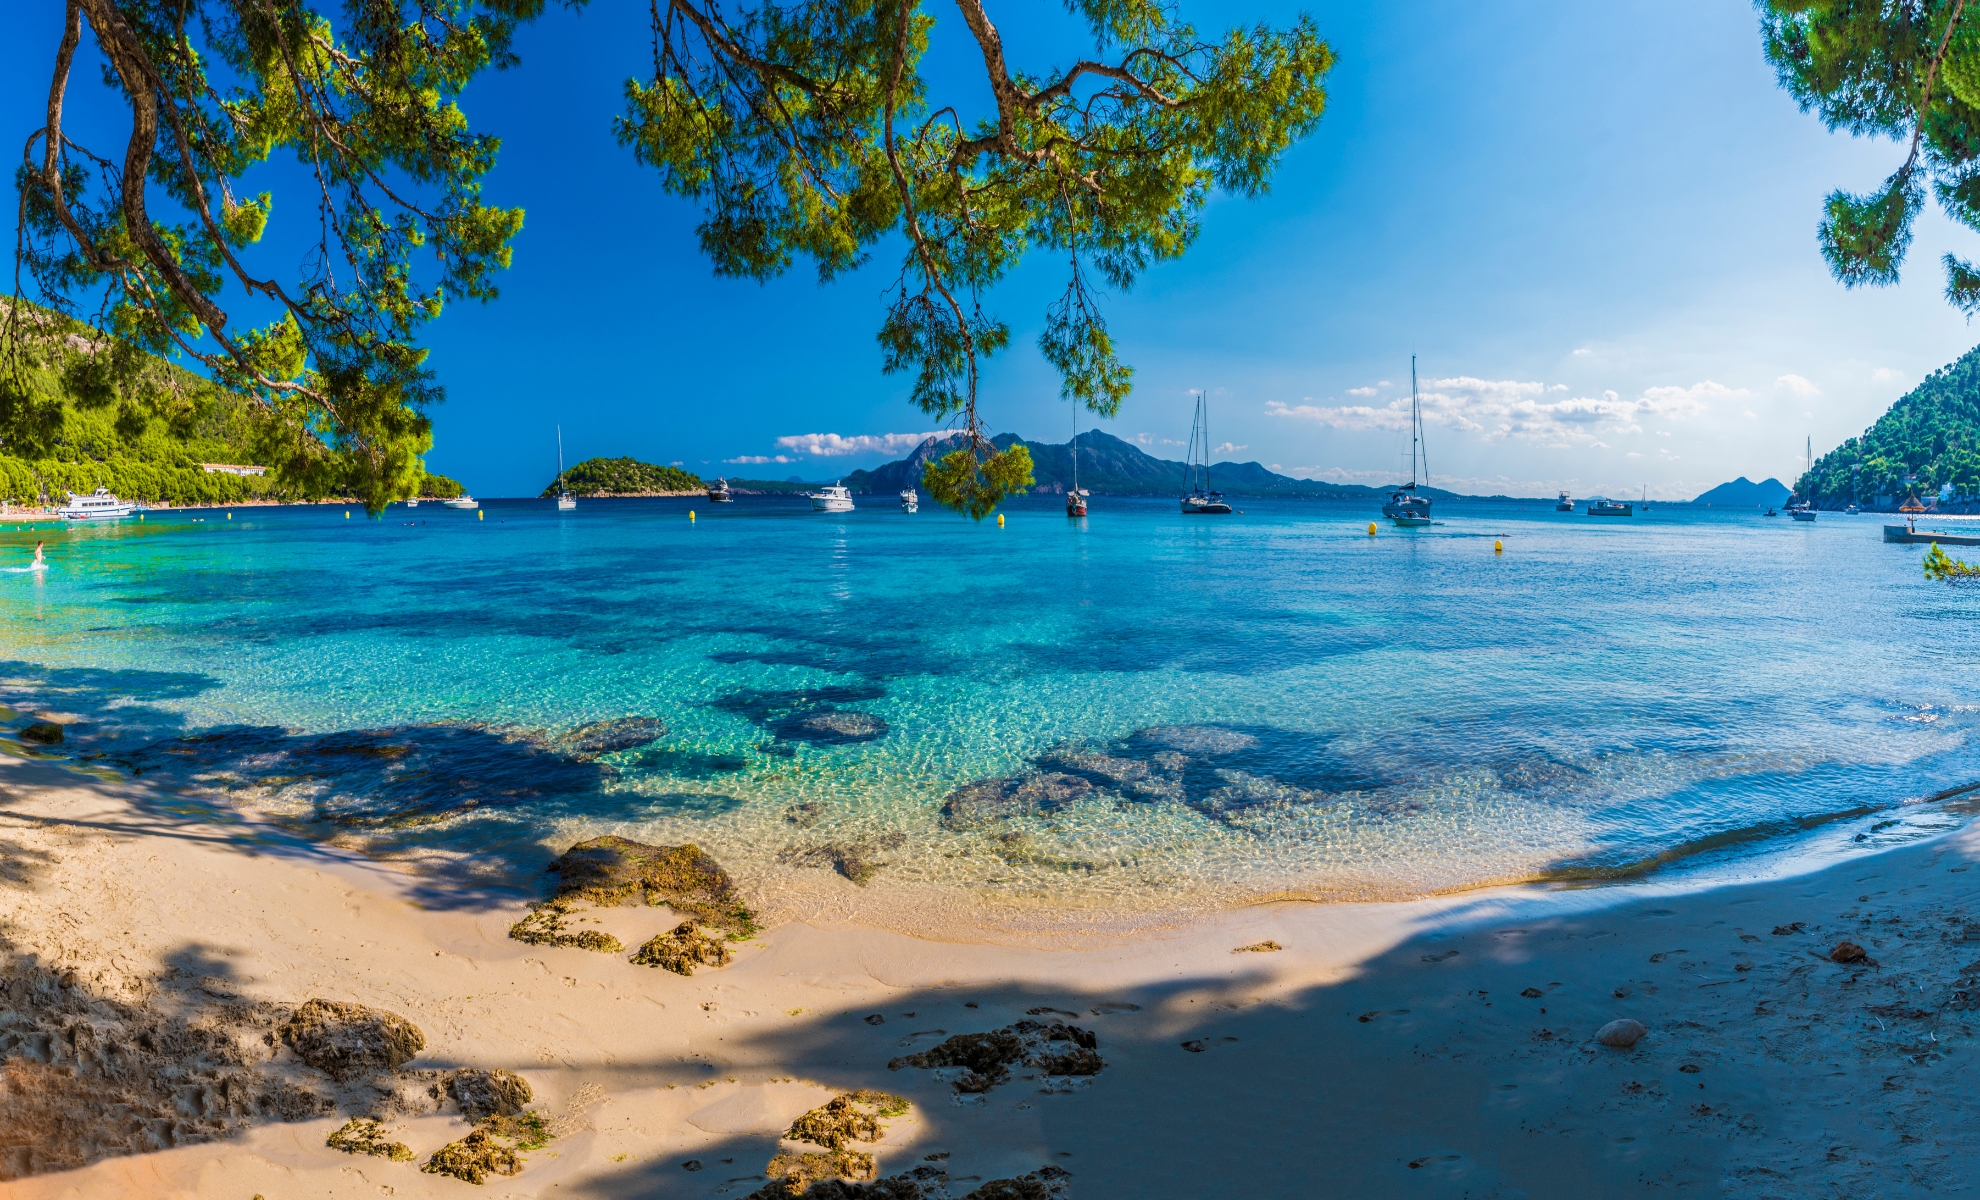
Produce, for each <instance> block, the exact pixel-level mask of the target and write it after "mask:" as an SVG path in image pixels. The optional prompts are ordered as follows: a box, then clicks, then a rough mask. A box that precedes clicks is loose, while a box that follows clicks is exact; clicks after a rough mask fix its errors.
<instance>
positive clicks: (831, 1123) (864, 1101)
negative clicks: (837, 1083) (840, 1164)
mask: <svg viewBox="0 0 1980 1200" xmlns="http://www.w3.org/2000/svg"><path fill="white" fill-rule="evenodd" d="M907 1110H908V1102H907V1101H906V1100H904V1099H902V1098H901V1097H899V1096H895V1095H891V1094H889V1093H887V1092H876V1091H874V1090H872V1089H870V1088H861V1089H860V1090H859V1091H856V1092H847V1093H845V1094H844V1095H841V1096H834V1097H832V1098H831V1099H830V1100H828V1101H826V1102H825V1103H824V1104H823V1105H821V1106H819V1107H817V1108H814V1109H812V1110H811V1111H810V1112H808V1113H806V1114H804V1115H803V1116H801V1117H799V1118H798V1119H797V1120H795V1121H793V1122H791V1127H790V1128H789V1129H788V1130H786V1131H785V1132H784V1137H785V1139H786V1140H788V1141H793V1142H810V1143H811V1144H813V1145H814V1146H823V1147H825V1148H826V1149H827V1150H843V1149H845V1148H846V1146H847V1145H848V1144H849V1143H852V1142H877V1141H879V1140H880V1138H881V1135H882V1134H884V1133H885V1132H886V1126H884V1125H882V1124H880V1118H881V1117H898V1116H900V1115H901V1114H902V1113H905V1112H906V1111H907Z"/></svg>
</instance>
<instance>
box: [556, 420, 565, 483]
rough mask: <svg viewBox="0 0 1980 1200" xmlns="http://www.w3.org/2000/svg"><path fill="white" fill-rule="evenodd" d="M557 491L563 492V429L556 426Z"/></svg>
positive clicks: (560, 426)
mask: <svg viewBox="0 0 1980 1200" xmlns="http://www.w3.org/2000/svg"><path fill="white" fill-rule="evenodd" d="M557 490H558V491H560V492H561V491H563V490H564V427H563V426H562V425H559V426H557Z"/></svg>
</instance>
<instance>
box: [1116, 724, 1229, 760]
mask: <svg viewBox="0 0 1980 1200" xmlns="http://www.w3.org/2000/svg"><path fill="white" fill-rule="evenodd" d="M1132 737H1133V738H1134V739H1135V740H1137V741H1143V742H1153V743H1156V744H1157V745H1162V746H1167V747H1168V748H1169V749H1171V750H1176V751H1180V752H1181V753H1183V754H1204V755H1222V754H1237V753H1239V752H1240V751H1244V750H1251V749H1255V748H1256V747H1257V745H1258V738H1257V737H1256V736H1254V735H1252V734H1249V733H1243V732H1240V731H1239V730H1236V729H1225V728H1224V727H1222V726H1220V725H1156V726H1152V727H1150V728H1148V729H1139V730H1136V731H1135V732H1134V734H1133V735H1132Z"/></svg>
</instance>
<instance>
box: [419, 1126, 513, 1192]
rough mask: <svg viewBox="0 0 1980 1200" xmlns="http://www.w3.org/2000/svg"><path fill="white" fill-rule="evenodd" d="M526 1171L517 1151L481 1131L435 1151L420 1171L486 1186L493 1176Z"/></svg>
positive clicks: (472, 1131) (477, 1130)
mask: <svg viewBox="0 0 1980 1200" xmlns="http://www.w3.org/2000/svg"><path fill="white" fill-rule="evenodd" d="M522 1169H523V1160H522V1159H521V1158H519V1157H517V1155H516V1152H515V1151H514V1150H511V1149H510V1148H509V1147H507V1146H504V1145H503V1144H502V1143H500V1142H498V1141H496V1140H495V1139H494V1138H493V1137H491V1136H489V1134H488V1133H487V1131H486V1130H483V1129H480V1128H476V1129H472V1130H469V1131H468V1135H467V1136H466V1137H464V1138H462V1139H461V1140H460V1141H458V1142H448V1143H447V1144H446V1145H444V1146H442V1147H440V1148H439V1149H438V1150H435V1151H434V1152H433V1157H432V1158H429V1159H427V1160H426V1165H425V1166H423V1167H421V1168H420V1170H421V1171H423V1172H425V1173H426V1174H428V1175H452V1176H453V1177H454V1178H456V1179H460V1180H465V1181H466V1182H468V1183H486V1182H488V1177H489V1176H490V1175H517V1174H520V1173H521V1172H522Z"/></svg>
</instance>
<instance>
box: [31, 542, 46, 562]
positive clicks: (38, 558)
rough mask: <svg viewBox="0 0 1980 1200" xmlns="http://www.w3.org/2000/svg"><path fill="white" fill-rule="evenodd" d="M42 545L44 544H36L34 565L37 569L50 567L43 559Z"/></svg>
mask: <svg viewBox="0 0 1980 1200" xmlns="http://www.w3.org/2000/svg"><path fill="white" fill-rule="evenodd" d="M42 544H43V543H41V542H36V543H35V544H34V565H35V566H37V567H45V566H47V565H48V563H47V562H46V561H44V560H43V559H42V557H41V547H42Z"/></svg>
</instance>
